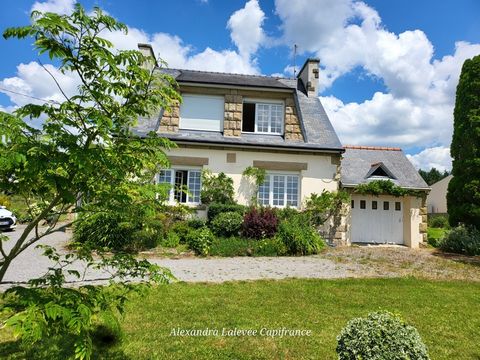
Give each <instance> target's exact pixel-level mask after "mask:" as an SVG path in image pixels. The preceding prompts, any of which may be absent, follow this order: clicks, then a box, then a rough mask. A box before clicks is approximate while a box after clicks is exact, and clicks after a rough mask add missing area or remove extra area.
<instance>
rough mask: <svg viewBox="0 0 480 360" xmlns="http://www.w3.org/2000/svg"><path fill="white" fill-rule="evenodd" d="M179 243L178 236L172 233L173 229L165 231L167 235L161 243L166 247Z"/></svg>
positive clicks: (172, 246) (175, 245)
mask: <svg viewBox="0 0 480 360" xmlns="http://www.w3.org/2000/svg"><path fill="white" fill-rule="evenodd" d="M179 244H180V236H178V234H177V233H174V232H173V231H170V232H169V233H167V236H166V237H165V238H164V239H163V240H162V242H161V245H162V246H165V247H168V248H174V247H177V246H178V245H179Z"/></svg>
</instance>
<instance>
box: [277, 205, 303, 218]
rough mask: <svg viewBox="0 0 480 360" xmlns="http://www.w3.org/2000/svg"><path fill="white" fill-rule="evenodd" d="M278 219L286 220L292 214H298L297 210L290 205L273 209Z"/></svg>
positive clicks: (292, 215)
mask: <svg viewBox="0 0 480 360" xmlns="http://www.w3.org/2000/svg"><path fill="white" fill-rule="evenodd" d="M275 212H276V214H277V217H278V220H288V219H290V218H292V217H294V216H297V215H298V210H297V209H295V208H292V207H289V206H287V207H285V208H282V209H275Z"/></svg>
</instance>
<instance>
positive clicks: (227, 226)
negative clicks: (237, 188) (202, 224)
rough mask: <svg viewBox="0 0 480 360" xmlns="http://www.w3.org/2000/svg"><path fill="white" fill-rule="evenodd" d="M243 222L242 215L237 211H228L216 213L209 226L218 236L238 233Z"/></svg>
mask: <svg viewBox="0 0 480 360" xmlns="http://www.w3.org/2000/svg"><path fill="white" fill-rule="evenodd" d="M242 223H243V216H242V215H240V214H239V213H237V212H233V211H229V212H224V213H221V214H218V215H217V217H216V218H215V219H213V221H212V223H211V225H210V228H211V229H212V231H213V232H214V233H215V234H216V235H218V236H227V237H228V236H233V235H238V233H239V232H240V229H241V227H242Z"/></svg>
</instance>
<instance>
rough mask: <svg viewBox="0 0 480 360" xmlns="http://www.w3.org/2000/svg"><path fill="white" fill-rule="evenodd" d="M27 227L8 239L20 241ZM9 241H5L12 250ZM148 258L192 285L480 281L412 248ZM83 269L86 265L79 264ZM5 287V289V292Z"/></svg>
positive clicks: (19, 273) (24, 271) (37, 256)
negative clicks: (359, 279)
mask: <svg viewBox="0 0 480 360" xmlns="http://www.w3.org/2000/svg"><path fill="white" fill-rule="evenodd" d="M23 228H24V226H19V227H18V228H17V230H16V231H14V232H7V233H5V235H7V236H9V237H10V238H11V239H18V237H19V236H20V234H21V231H22V230H23ZM70 237H71V233H70V232H69V231H67V232H58V233H54V234H51V235H49V236H47V237H45V238H44V239H42V241H41V242H40V243H42V244H48V245H51V246H54V247H56V248H57V250H59V251H60V253H64V254H65V253H67V250H66V249H65V245H66V244H67V242H68V240H69V238H70ZM11 246H12V244H11V242H10V241H7V242H6V243H4V247H5V248H6V249H9V247H11ZM148 260H149V261H151V262H153V263H156V264H158V265H161V266H164V267H167V268H169V269H170V270H171V271H172V273H173V274H174V276H175V277H176V278H177V279H178V280H180V281H187V282H222V281H231V280H258V279H284V278H292V277H297V278H320V279H336V278H346V277H395V276H419V277H426V278H435V279H452V278H453V279H460V280H462V279H463V280H473V281H480V266H479V265H480V260H478V259H472V258H466V257H458V256H456V257H454V258H445V257H439V256H435V253H434V252H432V250H427V249H417V250H413V249H408V248H405V247H398V246H397V247H380V246H376V247H355V246H353V247H347V248H338V249H329V250H327V251H326V252H325V253H322V254H320V255H315V256H304V257H232V258H197V257H186V258H179V259H171V258H152V257H150V256H148ZM49 266H52V263H51V262H50V261H49V260H48V259H47V258H46V257H44V256H42V255H41V250H40V249H34V248H29V249H27V250H25V251H24V252H23V253H22V254H21V255H20V256H19V257H18V258H17V259H16V260H15V261H14V262H13V263H12V265H11V266H10V268H9V270H8V271H7V273H6V275H5V279H4V281H6V282H22V281H27V280H28V279H31V278H34V277H39V276H41V275H42V274H44V273H45V272H46V270H47V269H48V267H49ZM75 268H76V269H77V270H79V271H81V270H83V268H84V265H83V264H82V263H80V262H78V263H76V264H75ZM106 275H107V274H106V273H104V272H101V271H93V270H92V271H90V272H89V273H87V275H86V279H87V280H88V281H90V282H94V283H101V282H102V281H95V280H96V279H101V278H105V277H106ZM6 286H11V285H8V284H6V285H0V289H2V288H3V289H4V288H5V287H6Z"/></svg>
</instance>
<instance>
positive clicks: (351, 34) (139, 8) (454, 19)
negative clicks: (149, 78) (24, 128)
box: [0, 0, 480, 169]
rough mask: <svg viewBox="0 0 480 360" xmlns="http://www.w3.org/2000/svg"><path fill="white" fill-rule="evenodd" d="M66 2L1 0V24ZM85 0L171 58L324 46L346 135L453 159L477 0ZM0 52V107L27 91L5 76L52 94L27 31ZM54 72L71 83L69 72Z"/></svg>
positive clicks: (281, 69) (330, 105)
mask: <svg viewBox="0 0 480 360" xmlns="http://www.w3.org/2000/svg"><path fill="white" fill-rule="evenodd" d="M73 2H74V1H73V0H48V1H36V2H35V1H27V0H17V1H9V2H2V4H1V6H2V11H1V12H0V27H1V28H2V29H4V28H6V27H9V26H20V25H24V24H27V23H28V21H29V13H30V11H31V9H33V8H37V9H40V10H54V11H60V12H68V11H69V10H70V9H71V6H72V4H73ZM81 3H82V4H83V5H84V7H86V8H91V7H93V6H100V7H101V8H102V9H104V10H106V11H107V12H108V13H109V14H111V15H112V16H114V17H116V18H117V19H119V20H121V21H122V22H124V23H125V24H127V25H128V26H129V28H130V33H129V35H128V36H123V35H121V34H108V36H107V37H108V38H109V39H110V40H112V41H113V42H114V44H115V45H116V46H118V47H119V48H132V47H134V46H135V44H136V43H137V42H139V41H141V42H149V43H152V44H153V47H154V49H155V51H156V52H157V53H160V56H162V57H163V58H164V59H165V60H167V61H168V63H169V65H170V66H172V67H178V68H193V69H199V70H210V71H212V70H213V71H226V72H239V73H258V74H264V75H272V74H274V75H276V76H292V72H291V69H292V68H291V66H292V65H293V56H292V48H293V44H294V43H296V44H298V46H299V50H298V54H297V59H296V64H297V66H301V65H302V64H303V61H304V60H305V58H306V57H308V56H315V57H319V58H320V61H321V67H322V69H321V75H322V76H321V83H322V89H321V92H320V94H319V96H320V97H321V100H322V103H323V104H324V106H325V108H326V110H327V112H328V114H329V115H330V118H331V121H332V123H333V124H334V126H335V128H336V130H337V132H338V133H339V136H340V138H341V140H342V142H343V143H344V144H365V145H389V146H401V147H402V148H404V149H405V151H406V152H407V153H408V154H410V159H411V161H412V162H413V163H414V164H415V165H416V166H417V167H422V168H428V167H431V166H436V167H437V168H441V169H443V168H449V167H450V158H449V155H448V152H449V150H448V147H449V143H450V138H451V131H452V121H453V117H452V111H453V105H454V97H455V87H456V84H457V81H458V74H459V72H460V69H461V65H462V63H463V61H464V60H465V59H466V58H469V57H472V56H474V55H476V54H479V53H480V21H479V20H478V19H479V18H480V2H479V1H476V0H456V1H450V0H444V1H430V0H428V1H426V0H425V1H422V0H418V1H413V0H389V1H384V0H383V1H382V0H375V1H374V0H366V1H363V2H360V1H355V0H295V1H294V0H275V1H274V0H270V1H264V0H251V1H245V0H243V1H237V0H229V1H225V0H208V1H201V0H183V1H182V0H178V1H161V2H159V1H147V0H137V1H135V6H133V5H132V4H133V2H132V1H118V0H116V1H113V0H96V1H81ZM0 52H1V54H2V55H3V56H1V57H0V107H2V108H3V109H4V110H7V111H11V110H13V109H14V108H15V106H21V105H23V104H24V103H25V102H26V101H30V100H29V99H28V98H25V97H23V99H22V97H21V96H19V95H15V94H13V93H11V92H5V91H3V93H2V90H1V89H2V88H3V89H7V90H11V91H16V92H20V93H26V94H27V95H30V96H34V97H39V98H44V99H54V98H55V96H57V94H55V90H54V87H53V86H52V87H50V85H51V84H48V78H46V77H45V76H44V74H41V71H42V69H41V68H39V66H38V64H37V63H36V61H37V59H38V56H37V55H36V54H35V53H34V51H33V50H32V46H31V41H29V40H24V41H17V40H8V41H6V40H4V39H3V38H2V39H1V40H0ZM5 55H6V56H5ZM43 60H44V59H42V61H43ZM45 62H48V61H46V60H45ZM20 64H23V65H20ZM19 65H20V66H19ZM62 79H63V81H64V84H65V86H66V87H67V88H68V87H71V88H74V86H75V80H74V79H72V78H69V77H68V76H67V77H64V78H62Z"/></svg>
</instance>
